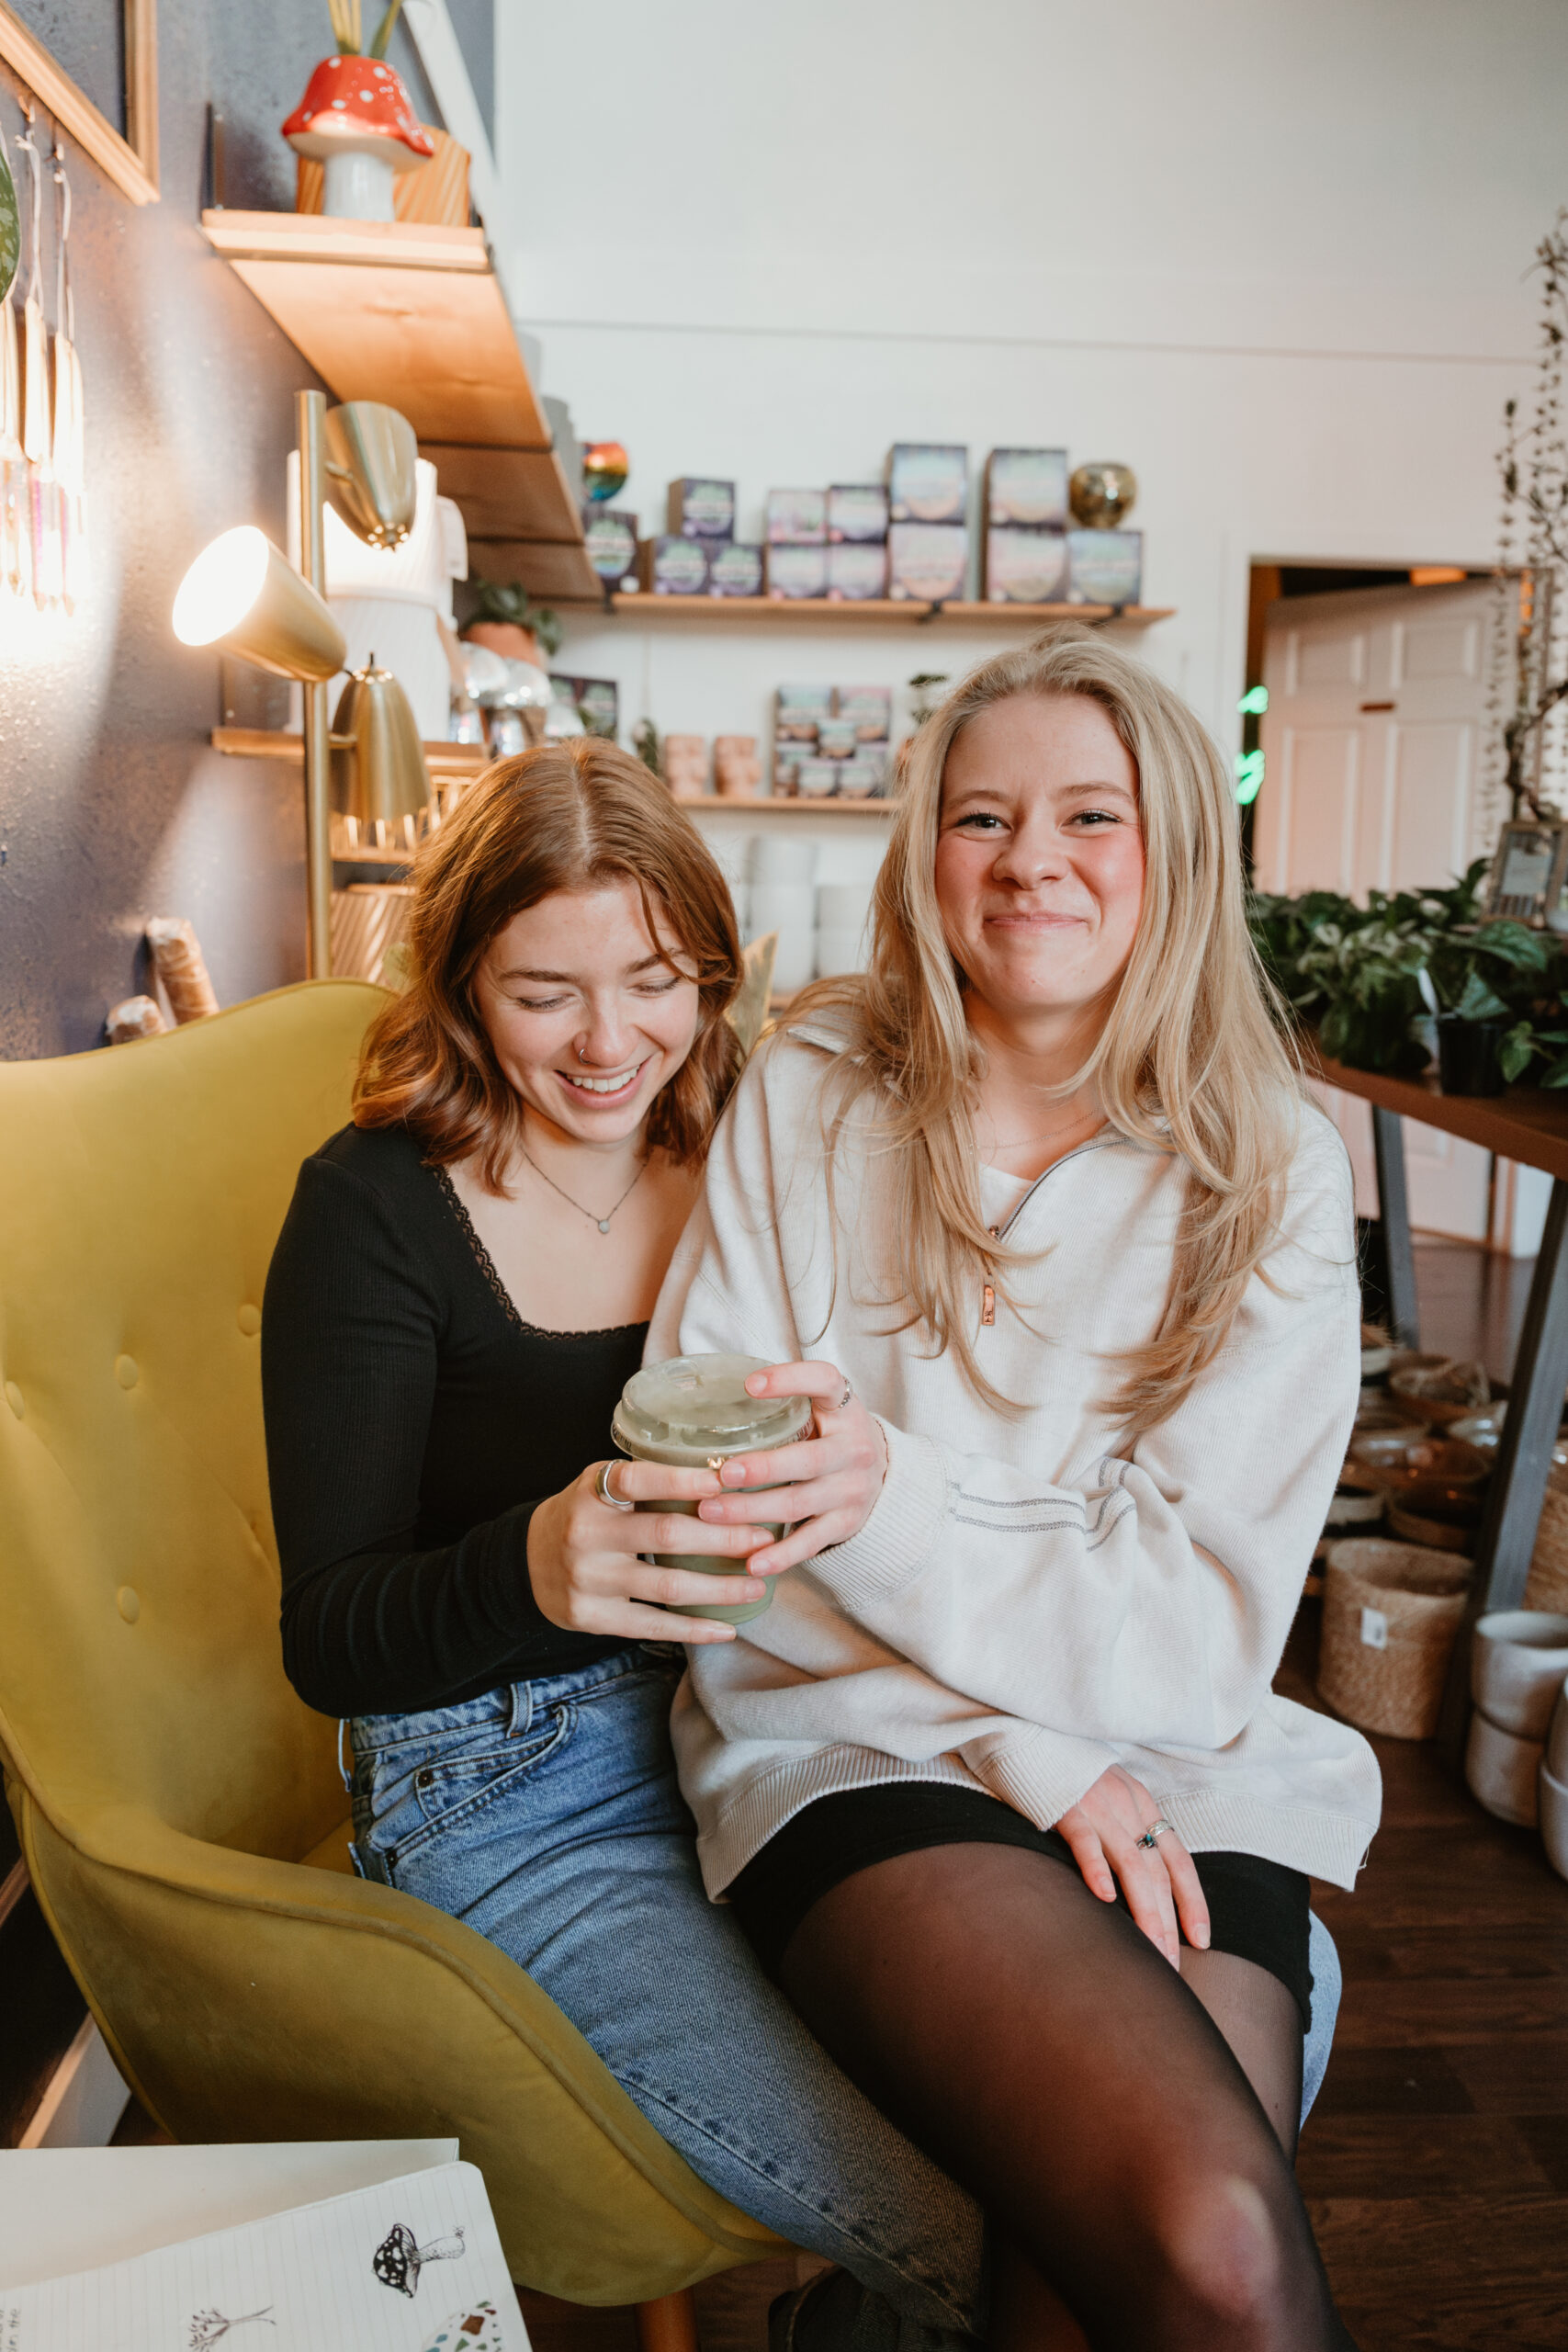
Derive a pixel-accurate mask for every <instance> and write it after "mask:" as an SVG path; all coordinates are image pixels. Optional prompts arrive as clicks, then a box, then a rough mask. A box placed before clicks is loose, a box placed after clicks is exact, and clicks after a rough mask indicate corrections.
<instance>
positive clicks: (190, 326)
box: [0, 0, 439, 1059]
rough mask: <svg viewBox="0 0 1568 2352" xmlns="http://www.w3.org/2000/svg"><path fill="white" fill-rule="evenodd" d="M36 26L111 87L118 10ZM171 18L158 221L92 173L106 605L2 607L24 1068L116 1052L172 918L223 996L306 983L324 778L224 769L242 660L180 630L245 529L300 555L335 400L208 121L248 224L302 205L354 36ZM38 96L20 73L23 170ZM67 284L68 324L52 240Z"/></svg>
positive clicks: (40, 1) (6, 776)
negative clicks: (315, 456)
mask: <svg viewBox="0 0 1568 2352" xmlns="http://www.w3.org/2000/svg"><path fill="white" fill-rule="evenodd" d="M21 12H22V13H23V14H24V16H26V17H28V20H29V21H30V22H31V23H32V24H33V26H34V27H35V28H36V29H37V30H39V33H40V34H41V35H42V36H43V37H45V38H46V39H47V38H48V35H49V31H50V22H51V17H52V18H53V19H55V20H56V21H57V23H58V24H59V25H61V26H62V28H70V27H73V28H74V37H75V38H76V39H77V40H78V44H79V47H80V48H81V51H82V55H81V57H80V58H79V61H78V62H80V63H81V65H82V70H83V73H84V77H85V79H86V78H89V77H90V76H91V75H92V74H97V73H101V72H102V71H103V64H104V56H105V55H106V54H107V51H105V49H104V46H103V44H104V43H105V42H107V40H110V39H111V38H112V22H113V18H114V17H116V16H118V0H108V5H107V7H106V6H105V0H22V9H21ZM367 13H369V12H368V11H367ZM158 17H159V35H160V41H159V67H160V76H161V85H162V87H161V107H160V114H161V137H162V142H163V201H162V202H161V203H160V204H156V205H145V206H138V205H133V204H131V203H130V202H129V201H128V200H127V199H126V198H124V197H122V196H120V195H119V194H118V191H117V190H116V189H115V188H114V187H111V186H110V184H109V183H108V182H107V180H106V179H105V178H104V177H103V175H101V174H100V173H99V172H98V170H97V168H96V165H94V164H92V163H90V162H89V161H88V160H87V159H86V158H85V156H82V155H79V154H77V153H74V151H72V152H71V153H70V155H69V162H70V169H71V179H72V187H73V195H74V200H75V226H74V231H73V239H72V265H73V279H74V284H75V291H76V329H77V343H78V345H79V347H80V350H81V355H82V368H83V373H84V376H85V384H86V413H87V484H88V500H89V508H90V528H91V537H92V575H91V584H90V588H89V592H88V594H87V596H86V598H85V603H84V605H83V606H82V607H81V608H80V609H79V610H78V611H77V613H76V614H75V615H74V616H73V617H72V618H70V619H65V618H62V617H56V616H39V615H37V614H35V613H34V612H33V611H32V609H31V607H28V608H26V609H23V608H21V607H18V606H17V605H15V604H14V603H13V602H12V600H11V599H10V598H9V596H7V595H6V594H5V593H4V592H3V591H0V860H3V863H0V1058H8V1059H10V1058H19V1057H29V1056H34V1055H42V1054H60V1053H71V1052H75V1051H79V1050H80V1049H82V1048H83V1047H85V1046H92V1045H95V1044H96V1043H97V1042H98V1040H99V1038H100V1036H101V1034H102V1025H103V1018H104V1014H105V1012H106V1011H107V1008H108V1006H109V1005H110V1004H112V1003H114V1002H115V1001H116V1000H117V999H118V998H120V997H123V996H126V995H129V994H130V992H131V991H132V989H135V988H138V987H140V986H141V985H143V975H142V969H141V962H140V949H139V942H140V938H141V929H142V926H143V924H144V922H145V921H146V919H147V917H148V916H149V915H151V914H185V915H189V916H190V917H191V919H192V921H193V922H195V923H196V926H197V932H198V933H199V934H200V937H201V940H202V944H203V946H204V947H205V949H206V951H207V957H208V962H209V967H210V968H211V971H212V977H213V980H214V982H215V984H216V987H217V989H218V994H219V996H220V999H221V1000H222V1001H224V1002H225V1003H229V1002H233V1001H237V1000H238V999H239V998H241V997H244V996H249V995H252V994H254V993H255V991H256V990H258V989H265V988H272V987H276V986H277V985H279V984H280V983H281V982H283V981H285V980H288V979H291V978H299V976H300V974H301V972H302V969H303V924H304V867H303V858H304V846H303V820H302V815H301V810H300V792H299V771H298V770H294V771H292V772H290V771H289V770H288V769H287V768H285V767H282V766H280V765H279V764H277V763H273V762H270V761H249V760H243V761H242V760H230V759H224V758H222V757H220V755H219V754H218V753H216V752H213V751H212V750H211V749H210V747H209V743H208V741H207V737H208V734H209V729H211V728H212V727H213V726H214V725H215V724H217V722H218V720H219V717H220V683H219V662H218V660H217V657H216V656H215V655H212V654H208V653H200V652H192V651H188V650H186V649H185V648H183V647H182V646H180V645H178V644H177V643H176V642H175V638H174V635H173V633H172V631H171V629H170V627H169V612H170V606H171V605H172V603H173V600H174V594H175V588H176V587H177V586H178V584H179V581H180V578H181V575H182V574H183V572H184V571H185V569H186V565H187V564H188V563H189V561H190V560H191V558H192V557H193V556H194V555H195V554H197V551H198V550H199V549H200V548H202V547H203V546H204V545H205V544H206V542H207V541H208V540H209V538H211V537H214V535H215V534H216V533H217V532H219V531H220V530H222V529H225V528H226V527H227V526H229V525H231V524H234V523H248V522H254V523H259V524H260V525H261V526H262V527H263V529H264V530H266V531H268V532H270V533H271V534H272V536H273V537H275V538H276V539H277V540H279V541H280V542H281V541H282V540H283V538H284V534H285V513H284V465H285V458H286V456H287V453H288V449H289V448H290V447H291V446H292V442H293V395H294V392H295V391H296V390H297V389H298V388H299V387H300V386H302V385H310V384H313V383H314V382H315V380H316V379H314V377H313V376H312V375H311V373H310V369H309V368H307V367H306V366H305V363H304V361H303V360H302V359H301V358H300V357H299V354H298V353H297V352H296V351H295V350H294V348H293V346H292V345H291V344H289V343H288V340H287V339H286V337H285V336H284V335H283V334H281V332H280V331H279V330H278V329H277V328H276V326H274V324H273V323H272V322H271V320H270V319H269V318H268V317H267V315H266V313H265V311H263V310H262V309H261V307H260V305H259V304H258V303H257V302H255V301H254V300H253V299H252V297H251V296H250V295H249V294H248V293H247V292H246V291H245V288H243V286H242V285H241V283H240V281H239V279H238V278H237V277H235V276H234V274H233V272H232V270H231V269H230V268H229V266H228V265H227V264H226V263H224V262H222V261H220V260H219V258H218V257H217V255H216V254H214V253H213V252H212V249H211V248H210V246H209V245H208V243H206V241H205V239H204V238H203V237H202V235H201V233H200V231H199V228H198V226H197V219H198V215H199V213H200V210H201V208H202V205H203V203H204V202H205V201H206V200H207V187H206V180H207V171H208V155H207V150H208V131H207V125H208V113H209V106H211V107H218V108H219V109H220V111H221V113H222V115H223V117H224V119H225V125H226V133H227V137H226V150H227V186H226V188H225V196H226V199H227V201H228V203H229V204H230V205H231V206H232V207H236V208H239V207H255V208H272V207H276V208H283V209H287V208H288V207H289V206H291V205H292V203H293V199H294V158H293V155H292V154H291V153H290V152H289V150H288V147H287V146H286V145H285V143H284V141H282V140H281V139H280V138H279V137H278V134H277V126H278V124H279V123H280V122H281V121H282V120H283V119H284V116H285V115H286V114H287V113H288V112H289V111H290V110H291V109H292V107H294V106H295V105H296V104H297V102H298V100H299V95H300V93H301V91H302V90H303V89H304V86H305V82H306V79H307V77H308V75H309V74H310V68H311V67H312V66H313V65H314V64H315V62H316V61H317V60H318V58H320V57H321V56H323V55H325V54H326V53H327V52H328V51H329V50H330V48H331V32H330V27H329V22H328V17H327V12H326V8H325V6H324V0H266V5H265V6H257V5H255V0H160V6H159V10H158ZM100 18H101V19H102V22H101V23H99V21H98V20H99V19H100ZM59 38H60V43H61V48H60V54H61V55H62V59H63V58H64V57H65V55H66V51H67V49H68V46H69V41H70V39H71V38H72V35H71V33H70V31H69V30H68V29H61V30H60V33H59ZM95 41H96V43H97V44H98V46H97V48H96V50H95V48H94V43H95ZM393 55H394V58H395V60H396V61H397V62H400V65H401V64H404V63H407V62H409V60H408V53H407V51H406V50H400V49H399V48H397V47H395V48H394V51H393ZM95 60H96V62H95ZM16 92H17V84H16V82H15V79H14V77H13V76H11V75H10V74H9V73H8V71H7V69H6V68H4V67H3V66H0V134H3V135H4V137H5V141H6V152H7V154H8V155H9V156H10V157H11V158H12V161H13V165H14V166H15V164H17V163H20V162H21V161H23V160H24V159H22V158H19V157H17V155H16V151H15V148H14V146H13V145H12V141H13V138H14V136H15V134H16V133H17V131H18V130H20V129H21V117H20V113H19V110H18V108H17V103H16ZM412 96H414V99H415V102H416V104H417V105H418V106H419V107H420V108H421V110H422V112H423V114H424V118H425V119H426V120H427V121H434V120H439V116H438V115H436V114H435V112H434V107H433V106H432V103H431V101H430V98H429V94H428V92H427V91H426V90H425V89H424V88H423V87H422V86H416V87H415V88H414V89H413V91H412ZM46 185H47V183H46ZM45 220H46V222H48V221H51V220H52V209H51V207H49V206H46V210H45ZM44 283H45V288H46V307H47V308H48V310H49V312H50V316H51V322H52V315H53V284H54V279H53V254H52V243H47V242H46V250H45V268H44ZM253 674H254V673H253Z"/></svg>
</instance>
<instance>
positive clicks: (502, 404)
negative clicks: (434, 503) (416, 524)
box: [201, 210, 601, 598]
mask: <svg viewBox="0 0 1568 2352" xmlns="http://www.w3.org/2000/svg"><path fill="white" fill-rule="evenodd" d="M201 225H202V230H203V232H204V233H205V235H206V236H207V239H208V241H209V243H210V244H211V245H212V246H213V248H214V249H215V251H217V252H218V253H220V254H222V256H223V258H224V260H225V261H227V262H228V263H229V264H230V266H231V268H232V269H233V270H234V272H235V273H236V275H237V276H238V277H241V278H242V279H243V282H244V283H245V285H246V286H248V287H249V288H250V290H251V292H252V293H253V294H254V296H255V298H256V300H258V301H259V302H260V303H261V304H262V306H263V308H264V309H265V310H266V311H270V313H271V314H272V316H273V318H275V319H276V322H277V323H278V325H279V326H280V327H281V328H282V329H283V332H284V334H286V335H287V336H288V339H289V341H290V342H291V343H292V344H293V345H295V347H296V348H297V349H298V350H299V352H300V353H301V354H302V355H303V356H304V357H305V358H306V359H308V360H309V361H310V365H311V367H312V368H315V370H316V372H317V374H318V375H319V376H321V378H323V379H324V380H325V381H326V382H327V383H328V384H330V385H331V387H332V389H333V391H334V392H335V393H336V395H337V397H338V399H339V400H344V401H356V400H364V401H387V402H388V403H389V405H390V406H391V407H393V408H395V409H400V411H401V412H402V413H403V415H404V416H406V417H407V418H408V421H409V423H410V424H412V426H413V429H414V431H415V433H416V434H417V435H418V436H419V441H420V445H421V447H422V449H423V453H424V455H425V456H426V457H428V458H430V459H431V460H432V462H433V463H434V466H435V469H436V472H437V475H438V476H439V478H440V481H441V487H442V490H443V491H444V492H446V495H447V496H448V497H450V498H453V499H455V500H456V501H457V504H458V506H459V507H460V508H461V509H462V511H463V519H464V521H465V523H466V524H467V526H468V529H469V531H470V533H471V534H472V535H473V536H474V537H477V538H479V539H481V540H482V539H486V538H489V539H500V540H505V541H506V542H507V543H508V546H509V551H510V553H511V554H512V556H513V569H512V571H511V572H510V574H509V576H510V577H512V578H513V579H517V580H520V581H521V582H522V583H523V585H524V586H525V588H527V589H528V590H530V592H531V593H535V594H539V593H546V594H551V595H556V596H561V597H575V598H594V597H597V596H598V595H599V594H600V593H601V592H600V588H599V583H598V581H597V579H596V578H595V576H594V573H593V571H592V569H591V567H590V565H589V562H588V559H587V556H586V555H585V554H584V553H583V548H582V520H581V515H579V514H578V511H577V508H576V505H575V503H573V499H572V494H571V486H570V483H569V482H568V481H567V478H566V474H565V471H564V469H562V467H561V464H560V461H559V459H558V458H557V456H556V454H555V451H554V448H553V447H552V442H551V435H550V428H549V424H548V420H547V417H546V415H545V413H544V411H543V409H542V408H541V406H540V404H539V401H538V398H537V395H536V392H535V390H534V386H533V383H532V380H531V379H530V378H529V374H528V370H527V368H526V366H525V362H524V358H523V354H522V351H521V350H520V349H519V347H518V342H517V336H516V333H515V331H514V330H513V324H512V320H511V317H510V315H509V313H508V311H507V308H506V301H505V298H504V296H503V295H502V290H501V283H500V280H499V279H498V278H497V277H496V275H495V272H494V270H493V269H492V267H491V260H490V255H489V253H488V251H487V250H486V246H485V239H484V232H483V231H482V230H480V229H446V228H435V227H431V226H428V225H426V224H424V223H423V222H419V221H412V220H335V219H332V218H328V217H324V216H323V215H321V214H320V213H313V212H229V211H223V210H219V211H208V212H204V213H203V214H202V216H201Z"/></svg>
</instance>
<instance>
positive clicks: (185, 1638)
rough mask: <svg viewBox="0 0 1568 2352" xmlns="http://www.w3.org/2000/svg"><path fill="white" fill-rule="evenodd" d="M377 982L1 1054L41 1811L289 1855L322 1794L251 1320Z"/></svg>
mask: <svg viewBox="0 0 1568 2352" xmlns="http://www.w3.org/2000/svg"><path fill="white" fill-rule="evenodd" d="M381 1001H382V997H381V991H380V990H379V989H373V988H370V987H367V986H366V985H365V984H363V983H362V982H359V981H348V980H334V981H328V982H322V983H317V984H315V985H307V986H305V987H301V988H293V989H282V990H280V991H278V992H277V993H276V994H275V995H272V996H265V997H260V998H257V999H256V1000H254V1001H253V1002H251V1003H248V1004H243V1005H240V1006H238V1007H237V1008H236V1009H235V1010H234V1011H233V1012H224V1013H220V1014H219V1015H218V1016H217V1017H216V1018H215V1019H212V1020H209V1021H203V1022H199V1023H195V1024H193V1025H191V1026H190V1027H188V1028H185V1029H180V1030H176V1031H175V1033H174V1034H173V1035H169V1036H164V1037H152V1038H148V1039H145V1040H144V1041H142V1042H141V1043H138V1044H134V1045H127V1046H115V1047H114V1048H113V1049H112V1050H111V1051H108V1052H105V1053H96V1054H83V1055H78V1056H75V1057H73V1058H71V1059H69V1060H64V1061H49V1062H20V1063H11V1064H8V1065H6V1066H3V1067H0V1199H4V1201H5V1204H6V1212H5V1216H4V1218H3V1219H0V1377H3V1378H4V1383H5V1401H4V1404H3V1405H0V1739H3V1741H4V1744H5V1747H6V1750H7V1751H8V1756H9V1761H10V1766H11V1770H13V1771H14V1772H19V1773H21V1774H22V1775H23V1777H24V1778H25V1779H27V1780H28V1782H29V1783H30V1784H31V1785H32V1786H33V1787H34V1788H35V1789H36V1790H37V1791H38V1792H39V1795H40V1797H41V1799H42V1801H43V1803H44V1804H45V1806H46V1808H47V1810H48V1811H49V1812H50V1813H51V1815H54V1816H55V1817H56V1818H62V1819H67V1820H69V1819H71V1818H73V1817H76V1816H78V1815H80V1814H81V1813H82V1811H83V1810H84V1808H85V1806H87V1805H89V1804H96V1803H100V1802H102V1801H103V1800H105V1799H106V1798H112V1799H113V1800H115V1801H118V1802H119V1803H121V1804H131V1805H133V1806H136V1807H137V1808H139V1809H144V1810H146V1811H147V1812H150V1813H151V1814H152V1815H155V1816H156V1817H157V1818H158V1819H159V1820H161V1821H163V1822H164V1823H166V1824H167V1825H168V1826H170V1827H172V1828H175V1829H178V1830H181V1831H183V1832H184V1833H185V1834H186V1836H188V1837H192V1838H200V1839H203V1840H205V1841H207V1842H209V1843H210V1844H213V1845H219V1846H230V1847H235V1848H238V1849H241V1850H243V1851H246V1852H250V1853H256V1854H267V1855H271V1856H274V1857H276V1858H277V1859H279V1860H296V1859H298V1858H299V1857H300V1856H301V1855H303V1854H305V1853H306V1852H307V1851H308V1850H309V1849H310V1848H312V1847H313V1846H315V1845H316V1844H317V1842H318V1841H319V1840H320V1839H321V1838H322V1837H323V1836H324V1835H325V1833H326V1832H327V1831H328V1830H329V1829H330V1828H331V1827H332V1826H333V1824H334V1823H335V1822H336V1821H337V1820H338V1819H339V1818H340V1817H341V1815H342V1814H343V1811H344V1798H343V1787H342V1783H341V1781H339V1780H338V1778H337V1775H336V1771H335V1769H334V1761H333V1725H332V1724H330V1723H328V1722H326V1721H324V1720H323V1719H322V1718H321V1716H319V1715H316V1714H313V1713H311V1712H310V1710H309V1709H308V1708H306V1707H305V1706H303V1705H302V1704H301V1703H300V1702H299V1700H298V1699H297V1698H296V1697H295V1695H294V1693H293V1691H292V1690H291V1689H290V1688H289V1686H288V1682H287V1681H286V1679H284V1674H283V1668H282V1664H281V1659H280V1653H279V1645H278V1633H277V1586H278V1576H277V1560H276V1551H275V1548H274V1544H273V1536H272V1525H271V1520H270V1516H269V1513H268V1509H267V1482H266V1457H265V1447H264V1443H263V1435H262V1412H261V1374H260V1353H261V1350H260V1340H259V1336H258V1335H259V1333H260V1330H261V1299H262V1291H263V1286H264V1284H265V1280H266V1270H267V1262H268V1261H269V1259H270V1257H271V1255H272V1250H273V1244H274V1242H275V1241H276V1238H277V1232H278V1228H279V1227H280V1225H281V1224H282V1221H283V1216H284V1213H285V1211H286V1210H287V1208H288V1200H289V1195H290V1193H292V1191H293V1187H294V1179H295V1176H296V1173H297V1172H298V1170H299V1162H300V1160H301V1159H303V1158H304V1157H305V1156H306V1154H307V1153H308V1152H310V1151H312V1150H314V1149H315V1148H316V1146H317V1145H318V1144H320V1143H321V1142H322V1141H323V1140H324V1138H325V1137H326V1136H329V1135H330V1134H332V1133H333V1130H334V1129H335V1128H337V1127H340V1126H342V1125H343V1124H344V1120H345V1119H346V1117H347V1115H348V1103H349V1091H350V1087H351V1085H352V1083H353V1079H354V1072H355V1062H356V1059H357V1057H358V1049H359V1044H360V1040H361V1038H362V1036H363V1035H364V1033H365V1029H366V1027H367V1023H368V1021H369V1019H370V1016H371V1014H372V1013H373V1012H375V1010H376V1008H377V1006H378V1004H379V1003H380V1002H381Z"/></svg>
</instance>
